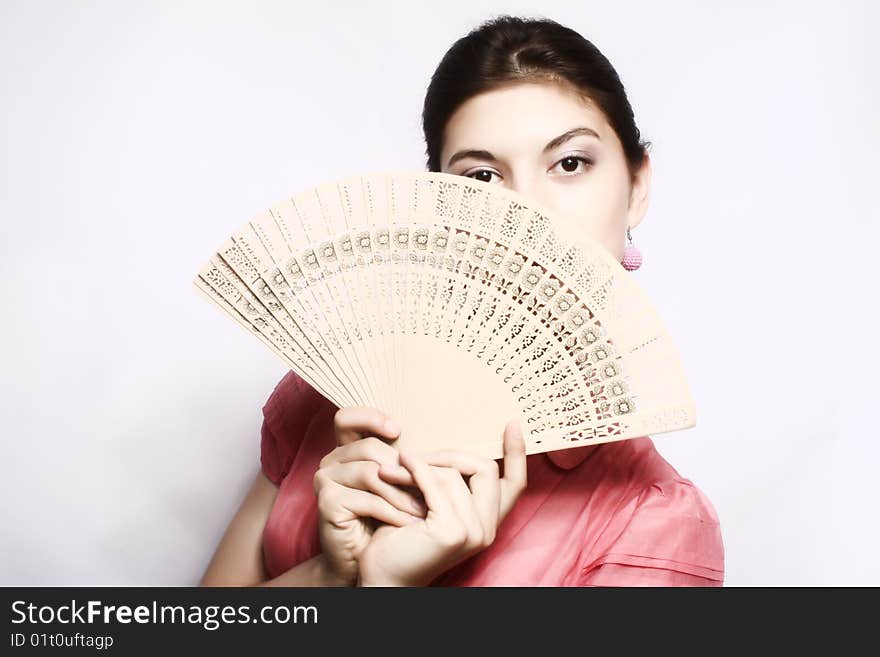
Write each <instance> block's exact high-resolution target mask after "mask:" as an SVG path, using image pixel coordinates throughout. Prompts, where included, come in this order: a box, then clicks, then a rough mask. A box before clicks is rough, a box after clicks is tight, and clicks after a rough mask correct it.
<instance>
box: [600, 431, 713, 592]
mask: <svg viewBox="0 0 880 657" xmlns="http://www.w3.org/2000/svg"><path fill="white" fill-rule="evenodd" d="M624 442H630V443H632V444H630V445H629V446H628V447H623V445H622V446H621V448H620V450H621V452H620V453H619V454H617V456H623V457H625V458H622V459H621V461H620V462H619V463H618V465H617V466H616V467H618V468H620V469H622V470H623V472H624V473H625V477H626V479H627V480H628V483H629V487H628V490H629V492H628V494H627V495H626V499H625V500H622V502H623V503H622V504H621V506H620V507H619V513H620V517H619V518H618V521H617V522H615V523H610V526H609V529H611V528H613V529H611V533H610V534H609V535H606V536H604V537H603V539H604V540H603V541H601V543H602V544H603V548H602V549H601V550H600V551H599V552H598V553H594V554H593V555H592V557H591V559H590V561H589V562H588V563H586V564H584V568H585V570H584V572H585V574H586V573H588V572H590V571H591V570H593V569H596V568H598V567H599V566H602V565H603V564H614V565H613V566H612V567H611V568H605V569H604V570H605V572H610V571H611V570H612V569H613V570H615V572H622V571H621V567H623V566H626V567H629V569H631V568H649V569H654V570H655V571H656V572H654V573H653V574H654V575H656V574H657V572H659V571H666V572H668V573H670V576H671V575H673V574H674V575H675V576H676V577H679V578H681V577H682V576H694V577H697V578H698V579H700V580H707V581H714V582H721V581H723V574H724V545H723V541H722V537H721V524H720V522H719V519H718V514H717V513H716V511H715V508H714V506H713V505H712V502H711V501H710V500H709V498H708V497H707V496H706V495H705V494H704V493H703V491H702V490H700V488H699V487H698V486H697V485H695V484H694V482H693V481H691V480H690V479H688V478H686V477H683V476H681V475H680V474H679V473H678V471H676V469H675V468H673V467H672V466H671V465H670V464H669V463H668V462H667V461H666V460H665V459H664V458H663V457H662V456H661V455H660V453H659V452H657V451H656V449H655V448H654V446H653V443H652V442H651V441H650V439H647V438H643V439H636V440H635V441H624ZM629 572H632V571H631V570H630V571H629Z"/></svg>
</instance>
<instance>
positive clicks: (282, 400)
mask: <svg viewBox="0 0 880 657" xmlns="http://www.w3.org/2000/svg"><path fill="white" fill-rule="evenodd" d="M309 392H310V386H309V384H308V383H306V382H305V381H304V380H303V379H302V378H301V377H300V376H298V375H297V374H296V373H295V372H294V371H293V370H290V371H289V372H288V373H287V374H285V375H284V377H283V378H282V379H281V381H279V382H278V384H277V385H276V386H275V389H274V390H273V391H272V394H271V395H269V398H268V399H267V400H266V403H265V404H264V405H263V426H262V429H261V432H260V433H261V437H260V465H261V467H262V469H263V472H264V473H265V474H266V477H268V479H269V480H270V481H271V482H272V483H274V484H275V485H276V486H280V485H281V482H282V481H283V480H284V478H285V477H286V476H287V473H288V472H289V471H290V467H291V464H292V463H293V460H294V459H295V458H296V455H297V453H298V452H299V448H300V445H301V444H302V441H303V435H304V434H305V431H306V428H307V427H308V424H309V421H310V419H311V415H312V411H313V404H314V399H313V395H310V394H309Z"/></svg>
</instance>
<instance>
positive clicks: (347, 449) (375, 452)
mask: <svg viewBox="0 0 880 657" xmlns="http://www.w3.org/2000/svg"><path fill="white" fill-rule="evenodd" d="M349 461H375V462H376V463H379V464H380V465H382V464H386V465H389V466H398V465H400V458H399V453H398V451H397V450H396V449H394V448H393V447H392V446H391V445H389V444H388V443H386V442H385V441H383V440H382V439H380V438H375V437H373V436H369V437H368V438H361V439H360V440H355V441H354V442H351V443H347V444H345V445H340V446H339V447H337V448H336V449H334V450H333V451H332V452H330V453H329V454H327V455H326V456H325V457H324V458H323V459H321V463H320V467H322V468H324V467H327V466H329V465H331V464H333V463H348V462H349Z"/></svg>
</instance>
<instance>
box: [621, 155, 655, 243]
mask: <svg viewBox="0 0 880 657" xmlns="http://www.w3.org/2000/svg"><path fill="white" fill-rule="evenodd" d="M651 173H652V170H651V156H650V155H648V154H647V153H645V160H644V162H642V166H641V167H639V170H638V172H637V173H636V177H635V181H633V184H632V189H631V190H630V195H629V207H628V208H627V213H626V225H627V226H629V227H630V229H632V228H635V227H636V226H638V225H639V224H640V223H641V222H642V219H643V218H644V216H645V213H647V211H648V200H649V198H650V194H651Z"/></svg>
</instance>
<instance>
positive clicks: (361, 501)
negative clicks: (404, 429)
mask: <svg viewBox="0 0 880 657" xmlns="http://www.w3.org/2000/svg"><path fill="white" fill-rule="evenodd" d="M388 419H389V418H387V417H386V416H385V415H384V414H382V413H381V412H379V411H378V410H376V409H374V408H367V407H362V406H359V407H347V408H342V409H340V410H339V411H338V412H337V413H336V415H335V416H334V418H333V427H334V431H335V434H336V443H337V445H338V446H337V447H336V448H335V449H334V450H333V451H332V452H330V453H329V454H327V455H326V456H325V457H324V458H323V459H321V462H320V464H319V466H318V470H317V472H315V476H314V479H313V484H314V489H315V494H316V495H317V497H318V513H319V519H318V534H319V537H320V540H321V548H322V550H323V560H324V564H325V568H326V569H327V570H328V571H329V572H328V573H327V574H328V579H329V580H331V581H338V582H339V583H341V584H343V585H348V586H354V584H355V583H356V581H357V577H358V559H359V557H360V556H361V553H362V552H363V550H364V548H365V547H366V546H367V544H368V543H369V542H370V537H371V536H372V533H373V523H372V520H371V518H375V519H377V520H381V521H382V522H385V523H388V524H389V525H391V526H403V525H406V524H408V523H411V522H413V521H416V520H420V519H421V518H422V517H424V515H425V513H426V511H427V509H426V507H425V505H424V503H423V502H422V501H421V500H419V499H418V498H417V497H416V496H415V495H413V494H411V493H410V492H408V491H405V490H403V489H402V488H399V487H397V486H394V485H392V484H389V483H387V482H385V481H383V480H382V479H380V478H379V468H380V466H384V467H390V468H395V467H400V461H399V459H398V451H397V450H396V449H394V448H393V447H392V446H391V445H389V444H388V443H386V442H383V441H382V440H380V439H379V438H376V437H365V436H383V437H385V438H387V439H389V440H395V439H396V438H397V437H398V436H399V435H400V430H399V428H398V427H396V426H394V424H390V423H388Z"/></svg>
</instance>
